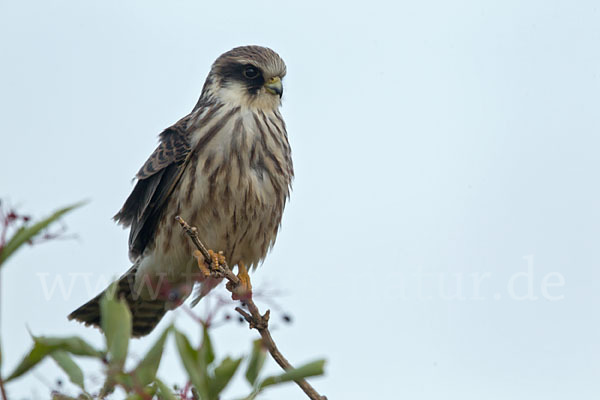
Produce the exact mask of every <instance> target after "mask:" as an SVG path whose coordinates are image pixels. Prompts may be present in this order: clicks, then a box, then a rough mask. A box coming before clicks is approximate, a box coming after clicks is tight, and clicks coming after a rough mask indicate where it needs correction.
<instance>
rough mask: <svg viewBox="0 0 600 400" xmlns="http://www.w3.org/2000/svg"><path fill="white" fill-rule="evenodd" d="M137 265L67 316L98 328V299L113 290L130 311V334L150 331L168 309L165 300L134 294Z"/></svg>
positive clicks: (143, 334)
mask: <svg viewBox="0 0 600 400" xmlns="http://www.w3.org/2000/svg"><path fill="white" fill-rule="evenodd" d="M136 271H137V265H134V266H133V267H131V268H130V269H129V271H127V272H126V273H125V275H123V276H122V277H121V278H119V280H118V281H117V283H116V285H115V286H114V289H112V288H113V285H111V286H109V287H108V288H106V289H105V290H104V291H102V293H100V294H99V295H97V296H96V297H94V298H93V299H91V300H90V301H88V302H87V303H85V304H84V305H82V306H81V307H79V308H78V309H76V310H75V311H73V312H72V313H71V314H69V316H68V317H67V318H69V319H70V320H73V319H74V320H77V321H79V322H82V323H84V324H85V325H86V326H90V325H91V326H95V327H98V328H100V300H101V299H102V296H104V294H105V293H106V291H107V290H109V289H110V290H115V297H116V298H122V299H125V301H126V302H127V306H128V307H129V310H130V311H131V336H132V337H140V336H145V335H147V334H149V333H150V332H152V330H153V329H154V328H155V327H156V325H158V323H159V322H160V320H161V319H162V317H163V316H164V315H165V313H166V312H167V311H168V310H169V308H167V302H166V301H165V300H161V299H156V300H144V299H142V298H141V296H137V295H135V292H134V283H135V273H136Z"/></svg>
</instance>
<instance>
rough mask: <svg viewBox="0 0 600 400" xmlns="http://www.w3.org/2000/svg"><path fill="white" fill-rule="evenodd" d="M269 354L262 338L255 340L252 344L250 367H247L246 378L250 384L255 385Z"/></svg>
mask: <svg viewBox="0 0 600 400" xmlns="http://www.w3.org/2000/svg"><path fill="white" fill-rule="evenodd" d="M266 356H267V350H266V349H265V348H264V346H263V344H262V340H261V339H258V340H255V341H254V343H253V344H252V354H251V355H250V361H248V368H247V369H246V380H247V381H248V382H249V383H250V385H254V383H255V382H256V378H258V375H259V374H260V370H261V369H262V367H263V365H264V363H265V357H266Z"/></svg>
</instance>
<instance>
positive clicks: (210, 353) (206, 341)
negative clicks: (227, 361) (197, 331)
mask: <svg viewBox="0 0 600 400" xmlns="http://www.w3.org/2000/svg"><path fill="white" fill-rule="evenodd" d="M200 357H201V358H202V361H203V362H204V365H206V367H208V366H209V365H210V364H212V362H213V361H214V360H215V352H214V350H213V347H212V342H211V340H210V336H209V334H208V328H207V327H206V326H204V329H203V334H202V345H200Z"/></svg>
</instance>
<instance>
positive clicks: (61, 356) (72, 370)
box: [50, 350, 85, 390]
mask: <svg viewBox="0 0 600 400" xmlns="http://www.w3.org/2000/svg"><path fill="white" fill-rule="evenodd" d="M50 357H52V358H53V359H54V361H56V363H57V364H58V366H59V367H60V368H62V370H63V371H65V373H66V374H67V376H68V377H69V380H70V381H71V382H73V383H74V384H76V385H77V386H79V387H80V388H82V389H83V390H85V386H84V383H83V372H82V371H81V368H79V365H77V364H76V363H75V361H73V359H72V358H71V356H70V355H69V353H67V352H66V351H64V350H55V351H53V352H52V353H50Z"/></svg>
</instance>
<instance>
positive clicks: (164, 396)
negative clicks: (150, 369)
mask: <svg viewBox="0 0 600 400" xmlns="http://www.w3.org/2000/svg"><path fill="white" fill-rule="evenodd" d="M154 383H156V387H157V388H158V393H157V394H158V398H159V399H160V400H177V397H175V395H174V394H173V392H172V391H171V389H169V388H168V387H167V385H165V384H164V383H162V382H161V381H160V380H159V379H156V380H155V381H154Z"/></svg>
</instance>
